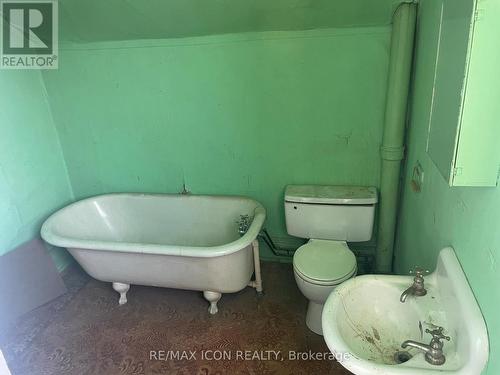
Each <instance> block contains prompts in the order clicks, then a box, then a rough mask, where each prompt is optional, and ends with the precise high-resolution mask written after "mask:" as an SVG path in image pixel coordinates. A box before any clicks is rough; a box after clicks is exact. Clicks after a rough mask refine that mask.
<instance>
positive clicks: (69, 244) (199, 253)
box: [40, 193, 266, 258]
mask: <svg viewBox="0 0 500 375" xmlns="http://www.w3.org/2000/svg"><path fill="white" fill-rule="evenodd" d="M117 196H118V197H119V196H127V197H179V198H180V197H185V198H190V197H202V198H216V199H243V200H247V201H251V202H253V203H255V209H254V219H253V221H252V224H251V225H250V227H249V228H248V231H247V232H246V233H245V235H243V236H242V237H240V238H238V239H237V240H235V241H232V242H229V243H227V244H223V245H217V246H178V245H159V244H148V243H140V242H114V241H94V240H86V239H77V238H73V237H68V236H62V235H58V234H55V233H53V232H52V224H53V222H54V221H55V220H56V219H57V218H58V216H59V215H61V214H62V213H63V212H65V211H67V210H70V209H72V208H74V207H75V206H77V205H79V204H83V203H85V202H87V201H91V200H95V199H96V198H105V197H117ZM265 219H266V209H265V208H264V206H262V204H261V203H260V202H258V201H257V200H255V199H252V198H249V197H245V196H240V195H210V194H189V195H181V194H161V193H109V194H99V195H95V196H91V197H88V198H84V199H81V200H78V201H76V202H73V203H70V204H69V205H67V206H65V207H63V208H61V209H59V210H57V211H56V212H54V213H53V214H52V215H50V216H49V217H48V218H47V219H46V220H45V222H44V223H43V225H42V228H41V230H40V235H41V237H42V238H43V240H44V241H45V242H47V243H49V244H51V245H53V246H57V247H64V248H72V249H86V250H96V251H119V252H127V253H141V254H157V255H176V256H184V257H197V258H213V257H219V256H224V255H229V254H232V253H235V252H237V251H240V250H242V249H244V248H246V247H247V246H249V245H251V244H252V241H254V240H255V239H256V238H257V236H258V234H259V232H260V230H261V228H262V226H263V225H264V221H265Z"/></svg>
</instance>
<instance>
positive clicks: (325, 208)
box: [285, 185, 377, 242]
mask: <svg viewBox="0 0 500 375" xmlns="http://www.w3.org/2000/svg"><path fill="white" fill-rule="evenodd" d="M376 203H377V190H376V189H375V188H374V187H367V186H320V185H288V186H287V187H286V190H285V218H286V228H287V232H288V234H290V235H292V236H295V237H301V238H314V239H323V240H336V241H351V242H359V241H368V240H369V239H370V238H371V237H372V231H373V220H374V216H375V205H376Z"/></svg>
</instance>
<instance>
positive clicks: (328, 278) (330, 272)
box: [293, 240, 357, 285]
mask: <svg viewBox="0 0 500 375" xmlns="http://www.w3.org/2000/svg"><path fill="white" fill-rule="evenodd" d="M293 268H294V271H295V272H296V274H297V275H298V276H299V277H300V278H301V279H303V280H304V281H307V282H309V283H311V284H316V285H337V284H340V283H341V282H343V281H345V280H347V279H349V278H350V277H352V276H353V275H354V274H355V273H356V271H357V265H356V257H355V256H354V253H353V252H352V251H351V250H350V249H349V247H348V246H347V243H346V242H345V241H328V240H310V241H309V242H308V243H307V244H305V245H303V246H301V247H299V248H298V249H297V251H296V252H295V254H294V256H293Z"/></svg>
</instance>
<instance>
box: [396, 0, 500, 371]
mask: <svg viewBox="0 0 500 375" xmlns="http://www.w3.org/2000/svg"><path fill="white" fill-rule="evenodd" d="M463 1H464V2H465V1H472V0H463ZM441 2H442V1H436V0H423V1H421V3H420V18H419V28H418V45H417V52H416V53H417V54H416V59H417V60H416V70H415V77H414V89H413V99H412V108H411V118H410V130H409V145H408V159H407V164H406V176H405V181H404V192H403V204H402V210H401V215H400V222H399V234H398V241H397V246H396V259H395V260H396V263H395V266H396V271H397V272H399V273H407V272H408V270H409V269H410V268H413V267H414V266H416V265H421V266H423V267H426V268H429V269H433V267H434V266H435V262H436V257H437V253H438V251H439V250H440V249H441V248H443V247H445V246H448V245H451V246H453V248H454V249H455V251H456V253H457V255H458V257H459V259H460V262H461V264H462V267H463V268H464V271H465V273H466V274H467V278H468V281H469V283H470V285H471V286H472V289H473V291H474V294H475V296H476V298H477V300H478V302H479V305H480V306H481V309H482V312H483V314H484V317H485V319H486V324H487V326H488V331H489V338H490V345H491V347H490V352H491V353H492V354H491V355H490V363H489V367H488V370H487V374H491V375H496V374H500V358H499V356H498V353H499V352H500V318H499V315H498V310H499V308H500V289H499V288H498V285H500V272H499V271H500V269H499V262H500V231H499V227H500V189H499V188H498V187H497V188H458V187H453V188H450V187H449V186H448V184H447V182H446V181H445V179H444V178H443V177H442V175H441V174H440V173H439V171H438V169H437V168H436V167H435V165H434V164H433V162H432V161H431V160H430V158H429V156H428V155H427V153H426V151H425V150H426V143H427V131H428V125H429V114H430V111H431V100H432V90H433V80H434V65H435V58H436V41H437V35H438V33H437V30H438V29H439V27H438V23H439V14H440V8H441ZM417 161H419V162H420V163H421V164H422V166H423V169H424V183H423V186H422V191H421V192H420V193H415V192H413V191H412V190H411V188H410V180H411V176H412V169H413V166H414V165H415V164H416V163H417Z"/></svg>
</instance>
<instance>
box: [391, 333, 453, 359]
mask: <svg viewBox="0 0 500 375" xmlns="http://www.w3.org/2000/svg"><path fill="white" fill-rule="evenodd" d="M425 332H427V333H430V334H431V335H432V340H431V342H430V344H429V345H426V344H422V343H419V342H416V341H413V340H406V341H405V342H403V343H402V344H401V347H402V348H406V347H408V346H409V347H412V348H417V349H420V350H422V351H423V352H424V353H425V360H426V361H427V362H428V363H430V364H431V365H436V366H440V365H442V364H443V363H444V362H445V361H446V357H445V356H444V354H443V342H442V341H441V340H446V341H450V337H449V336H445V335H443V327H437V328H436V329H434V330H432V331H431V330H429V329H426V330H425Z"/></svg>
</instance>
